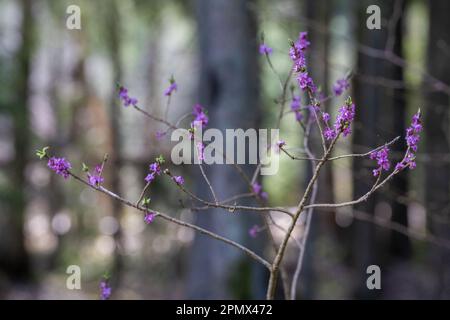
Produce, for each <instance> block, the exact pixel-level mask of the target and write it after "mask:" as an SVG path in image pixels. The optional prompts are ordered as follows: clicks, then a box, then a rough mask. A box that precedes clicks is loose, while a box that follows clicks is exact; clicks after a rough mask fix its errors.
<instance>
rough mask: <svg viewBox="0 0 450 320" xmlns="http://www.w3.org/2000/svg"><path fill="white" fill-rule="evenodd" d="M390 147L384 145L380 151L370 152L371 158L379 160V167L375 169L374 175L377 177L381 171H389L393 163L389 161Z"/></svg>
mask: <svg viewBox="0 0 450 320" xmlns="http://www.w3.org/2000/svg"><path fill="white" fill-rule="evenodd" d="M388 157H389V148H388V147H383V148H382V149H380V150H378V151H374V152H372V153H371V154H370V159H372V160H377V164H378V168H376V169H374V170H373V175H374V176H375V177H377V176H378V175H379V174H381V171H382V170H384V171H388V170H389V169H390V168H391V163H390V162H389V159H388Z"/></svg>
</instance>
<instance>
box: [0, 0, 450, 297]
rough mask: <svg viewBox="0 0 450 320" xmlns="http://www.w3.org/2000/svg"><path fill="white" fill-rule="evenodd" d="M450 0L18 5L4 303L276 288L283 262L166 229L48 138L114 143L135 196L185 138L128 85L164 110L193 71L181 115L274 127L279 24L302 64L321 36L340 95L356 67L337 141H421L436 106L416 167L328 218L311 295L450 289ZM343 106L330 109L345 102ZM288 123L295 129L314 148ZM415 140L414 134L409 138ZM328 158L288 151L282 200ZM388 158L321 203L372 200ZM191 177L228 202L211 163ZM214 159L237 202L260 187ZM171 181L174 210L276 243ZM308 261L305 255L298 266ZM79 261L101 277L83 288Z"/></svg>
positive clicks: (5, 37) (442, 292) (9, 36)
mask: <svg viewBox="0 0 450 320" xmlns="http://www.w3.org/2000/svg"><path fill="white" fill-rule="evenodd" d="M71 4H75V5H78V6H80V8H81V14H82V29H81V30H68V29H67V28H66V18H67V14H66V8H67V6H68V5H71ZM371 4H376V5H378V6H379V7H380V8H381V17H382V28H381V30H369V29H367V28H366V19H367V17H368V15H367V14H366V8H367V7H368V6H369V5H371ZM449 12H450V1H446V0H430V1H420V0H405V1H399V0H397V1H387V0H385V1H379V0H370V1H366V0H363V1H350V0H330V1H323V0H321V1H318V0H315V1H313V0H280V1H268V0H258V1H256V0H255V1H245V0H196V1H181V0H179V1H162V0H161V1H159V0H154V1H143V0H126V1H116V0H109V1H99V0H97V1H87V0H84V1H83V0H70V1H66V0H62V1H50V0H47V1H45V0H35V1H32V0H20V1H13V0H0V84H1V85H0V170H1V171H0V298H2V299H96V298H98V293H99V289H98V283H99V280H100V278H101V276H102V275H103V274H104V273H105V272H108V273H109V274H110V275H112V278H111V279H112V282H111V284H112V287H113V296H112V298H114V299H157V298H160V299H161V298H164V299H177V298H263V297H264V294H265V288H266V285H267V276H268V275H267V274H266V273H265V272H263V271H262V270H260V269H259V268H258V267H256V266H254V263H253V262H252V261H249V259H248V258H247V257H245V256H243V255H242V254H241V253H240V252H237V251H236V250H235V249H234V248H231V247H227V246H225V245H224V244H222V243H217V242H215V241H213V240H211V239H208V238H206V237H203V236H198V235H195V234H193V232H192V231H191V230H187V229H183V228H180V227H178V226H175V225H170V224H167V223H164V222H159V221H158V222H156V223H154V224H152V225H150V226H146V225H145V224H144V223H143V221H142V216H141V215H139V214H137V213H136V212H134V211H132V210H130V209H127V208H125V207H123V206H122V205H120V204H119V203H118V202H114V201H111V200H110V199H108V198H106V197H105V196H103V195H100V194H98V193H94V192H93V191H92V190H89V189H88V188H86V187H85V186H82V185H80V184H79V183H76V182H75V181H73V180H68V181H64V179H62V178H61V177H59V176H56V175H54V174H53V173H52V172H51V171H50V170H49V169H48V168H47V167H46V165H45V163H44V162H42V161H39V159H38V158H37V157H36V156H35V150H36V149H37V148H41V147H43V146H47V145H48V146H51V151H52V153H54V154H57V155H60V156H63V155H64V156H65V157H67V158H68V159H70V161H71V162H72V164H73V165H74V167H75V169H77V170H78V169H80V168H81V162H85V163H87V164H89V165H91V166H93V165H95V164H97V163H99V162H100V161H101V159H102V158H103V154H104V153H105V152H107V153H109V155H110V161H108V164H107V167H106V169H105V170H106V171H105V174H106V176H105V178H106V181H105V185H106V186H108V187H110V188H111V189H112V190H113V191H115V192H117V193H119V194H122V195H124V196H125V197H128V198H131V199H135V198H136V197H137V196H138V194H139V192H140V190H141V189H142V187H143V184H144V180H143V178H144V177H145V174H146V172H147V166H148V164H149V163H150V162H151V161H152V160H153V159H154V158H155V157H156V156H157V155H159V154H163V155H164V156H165V157H166V158H167V159H169V158H170V150H171V143H170V141H169V139H168V138H166V139H162V140H157V139H156V138H155V134H156V132H157V131H158V130H162V129H164V127H163V126H162V125H160V124H158V123H152V122H149V121H148V120H147V119H145V118H143V117H142V116H141V115H140V114H138V113H136V112H133V110H131V109H125V108H123V107H122V106H121V105H120V101H119V100H118V98H117V90H116V87H115V83H116V81H120V82H121V83H123V84H125V85H126V86H127V87H128V88H129V90H130V92H131V93H132V95H133V96H136V97H137V98H138V99H139V101H140V105H141V106H142V107H143V108H144V109H146V110H149V111H151V112H152V113H155V114H163V113H164V106H165V102H166V101H165V97H164V96H163V91H164V89H165V88H166V87H167V86H168V79H169V78H170V76H171V75H172V74H173V75H174V77H175V79H176V81H177V83H178V85H179V90H178V91H177V92H176V93H175V94H174V96H173V98H172V102H171V112H170V119H172V120H176V119H177V118H178V117H179V116H180V115H182V114H184V113H186V112H189V110H191V108H192V106H193V105H194V104H195V103H196V102H200V103H202V104H203V105H204V106H205V107H206V108H207V109H208V110H209V115H210V126H211V127H215V128H245V127H254V128H270V127H271V126H272V127H273V125H274V123H275V121H276V115H277V112H278V110H277V107H276V103H275V102H274V99H275V98H276V97H277V96H278V95H279V85H278V83H277V79H276V78H275V77H274V76H273V74H272V73H271V71H270V69H269V67H268V66H267V64H266V63H265V60H264V59H263V57H262V56H260V55H259V53H258V46H259V43H260V35H261V32H264V34H265V42H266V43H267V44H268V45H269V46H271V47H273V49H274V52H273V54H272V56H271V58H272V61H273V64H274V65H275V68H276V69H277V70H278V72H279V73H280V74H282V75H283V76H286V75H287V74H288V72H289V68H290V65H291V62H290V59H289V56H288V49H289V43H288V39H296V38H297V37H298V33H299V32H300V31H304V30H307V31H308V32H309V37H310V41H311V43H312V45H311V47H310V49H309V53H308V61H309V62H308V64H309V70H310V71H311V72H312V75H313V77H314V80H315V82H316V83H317V84H320V85H321V86H322V90H323V91H324V92H325V93H329V92H330V90H331V89H330V88H331V87H332V84H333V83H334V81H336V80H337V79H338V78H342V77H343V76H345V74H347V73H348V72H352V74H353V77H352V88H351V90H350V94H351V96H352V97H353V100H354V101H355V103H356V105H357V119H356V122H355V124H354V133H353V135H352V137H351V138H350V139H346V140H345V142H341V143H340V144H339V146H338V148H337V151H336V152H340V153H344V152H351V151H355V152H362V151H367V150H369V149H368V148H369V147H374V146H377V145H379V144H382V143H384V142H385V141H389V140H391V139H392V138H394V137H395V136H397V135H404V131H405V128H406V125H407V123H408V121H409V120H410V118H411V115H412V114H413V113H414V112H415V111H416V110H417V108H418V107H420V108H421V110H422V112H423V122H424V130H425V131H424V135H423V139H422V142H421V145H420V149H419V152H418V159H417V164H418V166H417V169H416V170H414V171H405V172H403V173H401V174H400V175H398V176H396V177H395V178H394V179H393V180H392V181H391V182H390V183H389V184H388V186H387V187H384V188H382V189H381V190H380V191H379V192H377V194H376V195H374V196H373V197H372V198H370V199H369V200H368V201H367V202H364V203H362V204H359V205H357V206H356V207H354V208H343V209H342V210H341V209H340V210H338V211H319V210H316V211H315V212H314V218H313V225H312V231H311V234H310V236H311V238H310V241H309V242H308V244H307V249H306V250H307V251H306V260H305V265H304V269H303V271H302V274H301V278H300V286H299V297H300V298H302V299H359V298H370V299H393V298H399V299H405V298H412V299H429V298H436V299H448V298H450V226H449V223H450V220H449V219H450V201H449V199H450V197H449V195H450V162H449V161H450V135H449V106H450V99H449V97H450V19H449V17H448V14H449ZM340 104H342V99H341V98H337V99H332V100H330V101H329V102H328V103H327V104H326V106H325V108H326V109H328V110H329V111H330V112H331V114H335V112H336V110H337V107H338V106H339V105H340ZM288 118H289V119H287V120H285V121H283V124H282V131H281V137H283V138H284V139H285V140H286V141H287V142H288V144H289V145H290V146H295V145H296V144H297V145H300V142H301V139H302V137H301V131H300V130H299V128H298V125H296V124H295V120H294V119H293V117H288ZM316 141H317V140H316ZM317 146H319V145H318V142H316V147H317ZM402 150H404V140H403V139H402V140H401V142H400V143H397V144H395V146H393V148H392V151H393V154H394V155H397V156H399V155H400V154H401V152H402ZM308 165H309V164H308V163H306V162H305V163H302V162H293V161H291V160H289V159H288V158H287V157H282V161H281V165H280V166H281V167H280V172H279V174H278V175H276V176H267V177H264V179H263V180H262V182H263V186H264V189H265V190H266V191H267V192H268V194H269V203H270V204H271V205H286V204H292V205H294V204H295V203H296V201H297V200H298V199H299V195H300V194H301V193H302V192H303V190H304V187H305V182H306V179H307V178H308V174H309V173H308V172H309V170H308ZM77 166H78V167H77ZM372 166H373V161H370V160H369V159H367V158H366V159H356V160H354V161H342V162H334V163H333V165H331V166H328V167H327V170H325V171H323V174H322V176H321V178H320V181H319V199H318V201H320V202H324V201H327V202H331V201H334V202H340V201H345V200H348V199H351V198H354V197H357V196H358V195H361V194H362V193H364V192H365V190H367V188H368V187H370V185H371V183H372V181H373V178H372V176H371V169H372ZM251 169H252V168H251V166H248V167H246V168H245V170H248V171H249V172H250V171H251ZM174 170H175V169H174ZM176 170H178V172H180V173H183V175H184V176H185V177H186V184H187V185H189V186H191V187H192V188H193V189H194V190H195V191H196V192H197V193H198V194H199V195H202V196H204V197H209V190H208V189H207V187H206V185H205V184H204V182H203V181H202V179H200V178H199V177H200V175H199V172H198V168H197V167H195V166H188V165H187V166H184V167H182V168H180V167H177V168H176ZM207 170H208V175H210V177H211V180H212V183H213V184H214V185H215V186H216V187H217V190H218V193H219V194H222V195H223V197H226V195H229V194H231V193H232V192H234V193H237V192H238V191H239V190H241V189H243V188H244V186H242V185H240V182H239V180H238V177H237V176H235V173H230V172H231V171H229V168H228V169H227V168H223V167H215V166H212V167H208V168H207ZM151 194H152V201H153V205H154V206H155V207H156V208H159V209H161V210H165V211H166V212H170V213H172V214H174V215H177V216H181V217H182V218H183V219H186V220H188V221H195V222H197V223H198V224H200V225H202V226H206V227H208V228H211V229H212V230H214V231H217V232H218V233H220V234H223V235H228V236H230V237H232V238H233V239H235V240H239V241H240V242H242V243H245V244H246V245H248V246H249V247H251V248H253V249H255V248H256V249H258V250H266V251H268V252H269V251H270V250H268V249H267V243H266V239H264V236H262V235H260V236H258V237H257V238H255V239H253V238H251V237H249V235H248V229H249V228H250V227H251V226H252V225H253V224H255V223H257V217H256V216H252V215H251V214H250V215H240V216H237V217H234V218H233V219H230V218H229V215H227V214H223V210H219V209H214V210H213V209H211V210H208V211H206V212H200V213H198V212H191V211H190V210H189V209H186V208H185V209H183V208H180V207H181V206H183V205H186V203H185V202H186V199H185V197H184V196H183V195H182V194H180V192H179V191H178V190H176V188H174V186H173V185H171V184H170V183H169V181H167V179H166V180H164V179H160V180H159V181H158V182H156V183H155V184H154V185H153V186H152V189H151ZM299 232H301V230H300V231H299ZM256 249H255V250H256ZM295 262H296V257H295V255H292V257H291V256H290V255H288V257H287V260H286V261H285V263H286V266H287V268H288V269H289V270H292V269H293V268H294V267H295ZM73 264H75V265H79V266H80V267H81V270H82V290H73V291H71V290H68V289H66V277H67V274H66V273H65V272H66V268H67V267H68V266H69V265H73ZM370 264H377V265H379V266H380V267H381V270H382V289H381V290H372V291H370V290H367V288H366V278H367V274H366V267H367V266H368V265H370Z"/></svg>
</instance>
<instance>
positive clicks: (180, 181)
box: [172, 176, 184, 186]
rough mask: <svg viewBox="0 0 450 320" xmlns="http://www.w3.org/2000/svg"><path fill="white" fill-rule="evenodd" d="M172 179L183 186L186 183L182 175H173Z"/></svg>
mask: <svg viewBox="0 0 450 320" xmlns="http://www.w3.org/2000/svg"><path fill="white" fill-rule="evenodd" d="M172 180H173V181H174V182H175V183H176V184H178V185H179V186H181V185H182V184H183V183H184V178H183V177H182V176H174V177H172Z"/></svg>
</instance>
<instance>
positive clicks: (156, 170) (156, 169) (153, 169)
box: [144, 156, 165, 183]
mask: <svg viewBox="0 0 450 320" xmlns="http://www.w3.org/2000/svg"><path fill="white" fill-rule="evenodd" d="M164 162H165V160H164V158H163V156H159V157H158V158H156V159H155V162H153V163H152V164H150V165H149V170H150V172H149V173H148V174H147V176H146V177H145V179H144V180H145V181H146V182H147V183H151V182H152V181H153V180H155V178H156V176H157V175H158V176H159V175H161V172H162V171H161V165H162V164H163V163H164Z"/></svg>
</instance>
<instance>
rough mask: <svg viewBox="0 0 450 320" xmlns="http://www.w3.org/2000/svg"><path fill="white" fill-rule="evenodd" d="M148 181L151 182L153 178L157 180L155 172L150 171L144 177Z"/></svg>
mask: <svg viewBox="0 0 450 320" xmlns="http://www.w3.org/2000/svg"><path fill="white" fill-rule="evenodd" d="M144 180H145V181H146V182H147V183H151V182H152V181H153V180H155V173H154V172H150V173H149V174H148V175H147V176H146V177H145V179H144Z"/></svg>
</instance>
